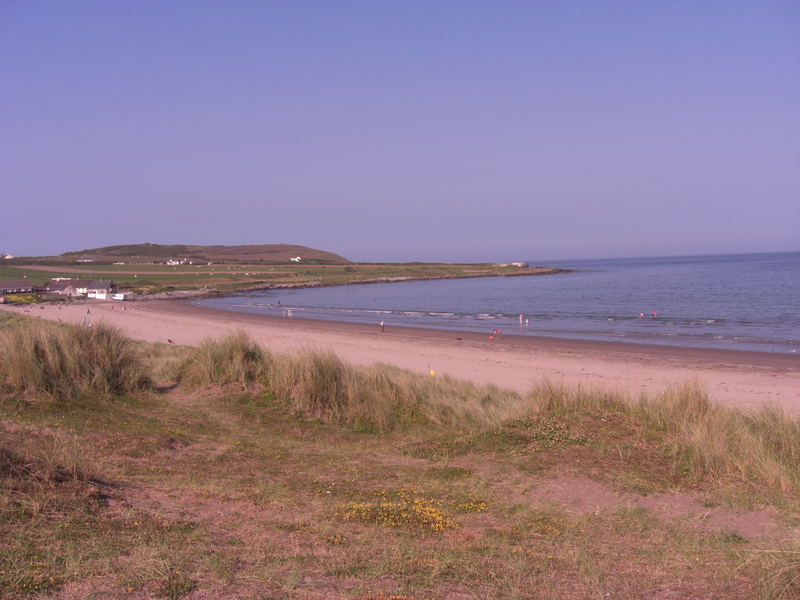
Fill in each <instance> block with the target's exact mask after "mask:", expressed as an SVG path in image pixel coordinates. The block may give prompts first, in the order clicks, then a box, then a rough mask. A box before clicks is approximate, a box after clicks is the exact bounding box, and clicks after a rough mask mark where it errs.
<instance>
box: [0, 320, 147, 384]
mask: <svg viewBox="0 0 800 600" xmlns="http://www.w3.org/2000/svg"><path fill="white" fill-rule="evenodd" d="M0 384H2V385H3V386H4V387H6V388H10V389H12V390H16V391H24V392H27V393H30V394H33V395H41V396H46V397H50V398H53V399H56V400H73V399H75V398H77V397H79V396H82V395H87V394H104V395H111V394H124V393H128V392H135V391H140V390H144V389H147V388H148V387H150V385H151V382H150V379H149V377H148V376H147V375H146V372H145V369H144V367H143V365H142V363H141V361H140V360H139V357H138V356H137V354H136V352H135V350H134V347H133V343H132V342H131V340H129V339H128V338H126V337H125V336H124V335H122V333H121V332H120V331H119V330H118V329H116V328H115V327H112V326H109V325H104V324H102V323H101V324H99V325H96V326H94V327H76V326H71V325H65V326H57V325H54V324H50V323H41V322H34V321H28V320H26V321H23V322H20V323H14V324H12V325H10V326H8V327H7V328H6V329H4V330H3V331H0Z"/></svg>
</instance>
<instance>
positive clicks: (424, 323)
mask: <svg viewBox="0 0 800 600" xmlns="http://www.w3.org/2000/svg"><path fill="white" fill-rule="evenodd" d="M528 262H529V264H531V265H537V264H546V265H547V266H552V267H558V268H560V269H571V270H572V272H570V273H559V274H555V275H543V276H533V277H481V278H473V279H450V280H432V281H404V282H394V283H374V284H366V285H346V286H335V287H318V288H301V289H278V290H266V291H258V292H248V293H246V294H241V295H236V296H230V297H224V298H209V299H204V300H200V301H199V303H200V304H201V305H205V306H208V307H213V308H220V309H226V310H233V311H241V312H246V313H254V314H263V315H273V316H282V317H286V318H295V319H303V318H309V319H324V320H331V321H348V322H354V323H368V324H372V325H375V326H376V328H377V327H378V326H379V323H380V322H381V321H383V322H384V323H385V325H386V326H387V327H395V326H402V327H424V328H435V329H448V330H454V331H465V332H466V331H470V332H479V333H484V334H486V335H487V336H489V335H493V334H494V332H495V331H496V330H500V331H501V332H502V333H503V334H516V335H525V336H547V337H554V338H565V339H582V340H599V341H624V342H629V343H637V344H659V345H669V346H689V347H699V348H726V349H731V350H750V351H761V352H779V353H797V354H798V356H800V252H788V253H768V254H766V253H765V254H732V255H708V256H671V257H656V258H618V259H591V260H563V261H545V262H544V263H542V261H528ZM195 302H198V301H195Z"/></svg>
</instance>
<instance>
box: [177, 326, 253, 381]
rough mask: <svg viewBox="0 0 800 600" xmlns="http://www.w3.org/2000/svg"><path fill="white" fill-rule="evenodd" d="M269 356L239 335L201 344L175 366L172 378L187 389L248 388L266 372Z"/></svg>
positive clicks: (245, 337) (210, 340)
mask: <svg viewBox="0 0 800 600" xmlns="http://www.w3.org/2000/svg"><path fill="white" fill-rule="evenodd" d="M268 364H269V355H268V354H267V353H266V352H264V350H262V349H261V348H260V347H259V346H258V345H256V344H255V343H254V342H253V341H252V340H250V338H248V337H247V334H245V333H244V332H242V331H240V332H237V333H234V334H232V335H229V336H227V337H224V338H222V339H219V340H213V339H209V340H205V341H204V342H202V343H201V344H200V346H198V347H197V348H196V349H194V350H192V351H191V352H190V354H189V355H188V356H187V357H186V358H185V359H184V360H183V361H182V362H181V363H180V365H178V367H177V372H176V378H177V379H178V381H180V382H181V383H185V384H187V385H189V386H191V387H195V388H201V387H207V386H217V385H219V386H223V385H233V386H238V387H241V388H246V387H249V386H250V385H252V384H254V383H256V382H257V381H259V380H260V379H262V378H263V377H264V375H265V373H266V371H267V367H268Z"/></svg>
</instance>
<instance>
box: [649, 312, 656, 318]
mask: <svg viewBox="0 0 800 600" xmlns="http://www.w3.org/2000/svg"><path fill="white" fill-rule="evenodd" d="M650 316H652V317H653V318H654V319H655V318H656V311H653V312H651V313H650Z"/></svg>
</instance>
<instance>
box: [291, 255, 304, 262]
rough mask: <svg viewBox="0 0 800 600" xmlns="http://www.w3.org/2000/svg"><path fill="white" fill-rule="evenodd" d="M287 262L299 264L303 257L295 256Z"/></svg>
mask: <svg viewBox="0 0 800 600" xmlns="http://www.w3.org/2000/svg"><path fill="white" fill-rule="evenodd" d="M289 260H290V261H292V262H300V261H301V260H303V257H302V256H295V257H293V258H290V259H289Z"/></svg>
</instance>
